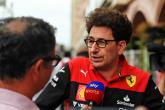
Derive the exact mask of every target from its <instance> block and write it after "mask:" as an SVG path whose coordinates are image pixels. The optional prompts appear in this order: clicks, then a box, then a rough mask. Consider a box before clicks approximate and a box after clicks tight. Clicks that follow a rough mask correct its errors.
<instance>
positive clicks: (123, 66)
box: [36, 8, 165, 110]
mask: <svg viewBox="0 0 165 110" xmlns="http://www.w3.org/2000/svg"><path fill="white" fill-rule="evenodd" d="M86 27H87V31H88V33H89V35H88V36H87V37H86V39H85V40H84V41H85V43H86V45H87V47H88V53H89V58H76V59H72V60H71V61H70V62H69V63H68V64H66V65H65V66H64V67H63V68H62V69H61V70H60V71H59V72H58V73H57V75H56V76H54V77H53V79H52V80H51V82H50V83H49V84H48V86H47V87H46V88H45V90H44V91H43V93H42V94H41V95H40V96H39V98H38V99H37V100H36V103H37V104H38V106H39V107H40V109H41V110H53V109H54V108H55V107H56V106H58V104H60V103H61V102H62V101H63V100H65V99H69V104H70V106H71V107H73V109H75V108H76V109H77V108H78V109H80V108H83V107H85V105H87V104H89V101H88V100H86V99H85V97H84V91H85V89H86V85H87V84H89V83H90V82H91V81H99V82H102V83H103V85H104V86H105V92H104V97H103V100H102V101H100V102H101V104H99V105H96V106H97V107H99V109H107V108H108V109H112V110H115V109H117V110H133V109H134V108H135V107H136V106H139V105H144V106H146V107H148V108H149V109H150V110H156V109H157V110H161V109H162V110H164V109H165V108H164V107H163V106H164V105H165V104H163V97H162V95H161V94H160V92H159V90H158V88H157V87H156V85H155V84H154V82H153V80H152V78H151V75H150V74H149V73H147V72H144V71H142V70H140V69H138V68H136V67H133V66H131V65H129V64H128V63H127V61H126V59H125V57H124V55H123V52H124V50H125V48H126V46H127V44H128V43H129V41H130V38H131V34H132V24H131V22H130V21H129V20H128V18H127V16H126V15H124V14H122V13H120V12H119V11H115V10H110V9H105V8H98V9H95V10H94V12H93V13H91V14H90V15H89V16H88V17H87V20H86ZM93 107H95V105H94V106H93Z"/></svg>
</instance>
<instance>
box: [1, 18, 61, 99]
mask: <svg viewBox="0 0 165 110" xmlns="http://www.w3.org/2000/svg"><path fill="white" fill-rule="evenodd" d="M54 34H55V29H54V28H53V27H52V26H51V25H50V24H48V23H47V22H45V21H43V20H42V19H38V18H33V17H15V18H6V19H2V20H0V89H4V90H11V91H15V92H17V93H20V94H23V95H24V96H27V97H28V98H30V99H31V98H32V97H33V95H34V94H35V93H37V92H38V91H39V90H40V89H42V88H43V87H44V85H45V84H46V83H47V81H48V79H49V77H50V75H51V72H52V70H53V68H54V66H56V64H57V63H58V61H59V60H60V58H59V57H58V56H56V55H55V45H56V40H55V35H54ZM11 98H12V97H11Z"/></svg>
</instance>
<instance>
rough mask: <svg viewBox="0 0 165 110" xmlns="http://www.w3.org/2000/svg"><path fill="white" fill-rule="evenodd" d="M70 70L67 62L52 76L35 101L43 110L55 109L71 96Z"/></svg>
mask: <svg viewBox="0 0 165 110" xmlns="http://www.w3.org/2000/svg"><path fill="white" fill-rule="evenodd" d="M69 84H70V70H69V65H68V64H66V65H65V66H64V67H63V68H62V69H61V70H59V72H58V73H57V74H56V75H55V76H53V77H52V79H51V80H50V82H49V83H48V85H47V86H46V88H45V89H44V90H43V92H42V93H41V94H40V95H39V97H38V98H37V99H36V101H35V103H36V104H37V105H38V107H39V108H40V109H41V110H54V109H55V108H56V107H58V106H59V105H60V104H61V103H62V102H63V101H64V100H65V99H67V98H68V96H69V86H70V85H69Z"/></svg>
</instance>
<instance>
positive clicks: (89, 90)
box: [84, 81, 105, 105]
mask: <svg viewBox="0 0 165 110" xmlns="http://www.w3.org/2000/svg"><path fill="white" fill-rule="evenodd" d="M104 90H105V87H104V84H103V83H101V82H98V81H92V82H90V83H89V84H87V86H86V89H85V93H84V96H85V100H87V101H92V102H95V103H96V104H98V105H99V104H100V103H101V102H102V99H103V97H104Z"/></svg>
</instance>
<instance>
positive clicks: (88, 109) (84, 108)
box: [80, 105, 92, 110]
mask: <svg viewBox="0 0 165 110" xmlns="http://www.w3.org/2000/svg"><path fill="white" fill-rule="evenodd" d="M91 109H92V106H89V105H84V106H83V107H82V108H81V109H80V110H91Z"/></svg>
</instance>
